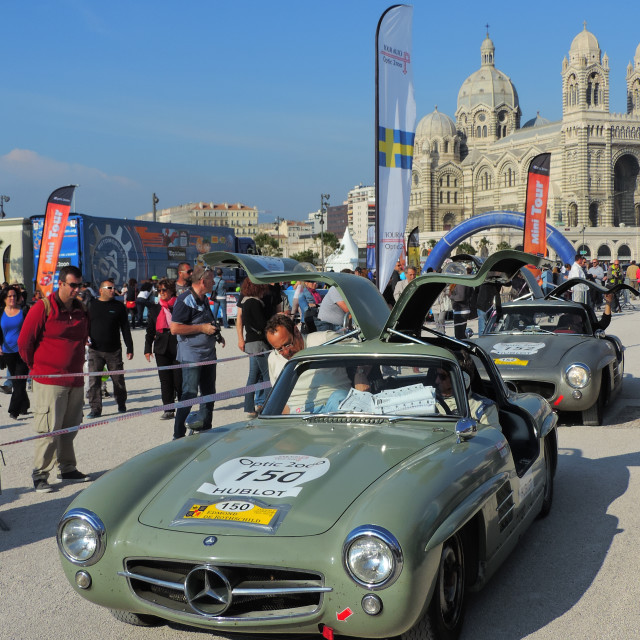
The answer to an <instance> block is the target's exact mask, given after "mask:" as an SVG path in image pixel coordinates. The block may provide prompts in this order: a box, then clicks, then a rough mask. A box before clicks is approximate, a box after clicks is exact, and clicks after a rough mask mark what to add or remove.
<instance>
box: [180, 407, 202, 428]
mask: <svg viewBox="0 0 640 640" xmlns="http://www.w3.org/2000/svg"><path fill="white" fill-rule="evenodd" d="M184 426H185V428H187V429H191V431H192V432H193V433H197V432H198V431H202V429H203V428H204V419H203V417H202V414H201V413H200V411H196V412H195V413H190V414H189V415H188V416H187V419H186V420H185V421H184Z"/></svg>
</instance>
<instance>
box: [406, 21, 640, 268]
mask: <svg viewBox="0 0 640 640" xmlns="http://www.w3.org/2000/svg"><path fill="white" fill-rule="evenodd" d="M480 60H481V64H480V68H479V69H478V70H477V71H475V72H474V73H472V74H471V75H470V76H469V77H468V78H467V79H466V80H465V81H464V82H463V83H462V86H461V87H460V91H459V93H458V104H457V109H456V113H455V120H453V119H452V118H450V117H449V116H447V115H446V114H444V113H441V112H439V111H438V109H437V107H436V109H435V110H434V111H433V113H430V114H429V115H427V116H425V117H424V118H422V119H421V120H420V121H419V123H418V125H417V127H416V136H415V147H414V162H413V170H412V189H411V203H410V208H409V219H408V224H407V229H408V230H410V229H412V228H414V227H415V226H418V227H419V228H420V231H421V240H422V241H423V243H424V241H426V240H427V239H429V238H433V239H436V240H437V239H439V238H440V237H442V235H443V233H446V231H447V230H449V229H451V228H452V227H454V226H455V225H456V224H458V223H460V222H462V221H463V220H466V219H468V218H470V217H472V216H475V215H479V214H482V213H486V212H488V211H494V210H503V209H506V210H512V211H521V212H522V211H524V208H525V198H526V182H527V172H528V168H529V163H530V161H531V159H532V158H534V157H535V156H536V155H538V154H540V153H544V152H549V153H551V180H550V187H549V200H548V205H547V222H550V223H551V224H553V225H554V226H555V227H557V228H558V229H560V230H561V231H562V233H563V234H564V235H565V236H566V237H567V238H568V239H569V240H570V241H572V242H573V244H574V246H575V247H576V250H578V249H579V250H582V251H586V253H587V255H588V256H589V257H596V256H597V257H600V258H601V259H604V260H609V259H613V258H617V257H619V258H620V259H621V260H628V259H629V258H633V259H638V258H640V244H639V240H638V238H639V236H638V233H639V232H640V179H639V172H640V45H638V47H637V48H636V51H635V55H634V57H633V63H629V65H628V67H627V70H626V73H627V77H626V80H627V82H626V86H627V113H622V114H621V113H610V111H609V59H608V57H607V55H606V53H605V54H604V55H603V54H602V52H601V50H600V45H599V44H598V40H597V38H596V37H595V36H594V35H593V34H592V33H591V32H589V31H588V30H587V27H586V24H585V26H584V29H583V31H581V32H580V33H579V34H578V35H577V36H576V37H575V38H574V39H573V42H572V43H571V47H570V49H569V55H568V57H566V58H565V59H564V60H563V61H562V120H561V121H558V122H550V121H549V120H546V119H545V118H543V117H541V116H540V114H538V116H537V117H535V118H533V119H532V120H529V121H528V122H525V123H524V124H522V125H521V123H520V117H521V111H520V105H519V102H518V93H517V91H516V88H515V87H514V85H513V83H512V82H511V80H510V79H509V77H508V76H507V75H506V74H504V73H503V72H502V71H500V70H498V69H497V68H496V66H495V47H494V44H493V42H492V41H491V39H490V38H489V34H488V33H487V37H486V38H485V39H484V41H483V43H482V46H481V47H480ZM481 236H486V237H487V239H489V240H490V241H491V242H492V244H493V247H495V246H496V245H497V244H498V242H500V241H507V242H509V243H510V244H511V246H513V247H515V246H517V245H518V244H520V243H521V237H522V232H521V231H516V230H506V229H504V230H499V229H494V230H490V231H488V232H487V233H482V232H481V233H480V234H477V235H476V236H474V237H473V238H472V243H474V244H475V241H476V240H477V239H478V238H479V237H481ZM583 244H584V246H582V245H583Z"/></svg>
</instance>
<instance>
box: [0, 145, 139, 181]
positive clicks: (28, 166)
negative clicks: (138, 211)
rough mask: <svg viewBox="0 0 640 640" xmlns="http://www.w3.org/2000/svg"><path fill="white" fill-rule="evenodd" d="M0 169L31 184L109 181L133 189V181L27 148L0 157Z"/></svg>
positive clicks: (14, 150)
mask: <svg viewBox="0 0 640 640" xmlns="http://www.w3.org/2000/svg"><path fill="white" fill-rule="evenodd" d="M0 171H2V172H5V173H7V174H9V175H11V176H13V177H14V178H15V179H17V180H28V181H30V182H32V183H36V184H37V183H41V182H45V181H46V182H48V183H49V182H50V183H54V184H57V183H58V182H60V181H62V182H66V183H67V184H74V183H75V184H83V183H85V184H91V185H96V186H97V185H98V184H102V185H105V184H112V185H118V186H119V187H125V188H136V187H137V184H136V183H135V182H134V181H133V180H130V179H129V178H125V177H123V176H114V175H109V174H108V173H105V172H104V171H101V170H100V169H95V168H94V167H85V166H84V165H81V164H75V163H68V162H62V161H60V160H56V159H54V158H48V157H46V156H41V155H40V154H39V153H37V152H36V151H31V150H30V149H13V150H12V151H10V152H9V153H7V154H5V155H4V156H0Z"/></svg>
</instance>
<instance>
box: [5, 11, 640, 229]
mask: <svg viewBox="0 0 640 640" xmlns="http://www.w3.org/2000/svg"><path fill="white" fill-rule="evenodd" d="M391 4H392V3H391V2H381V1H378V0H353V1H350V0H340V1H338V0H323V2H304V1H302V0H298V2H291V1H289V0H282V1H273V2H265V1H264V0H262V1H259V0H245V1H243V0H239V1H236V2H225V3H223V2H220V1H218V0H206V1H201V0H190V1H189V2H187V3H180V4H179V3H177V2H168V1H165V0H155V1H154V2H150V1H144V2H136V0H128V1H127V2H124V1H122V0H110V1H109V2H104V0H101V1H100V2H98V1H94V0H55V2H51V0H26V1H24V0H0V25H1V26H2V40H1V42H2V57H1V58H0V74H1V76H0V77H1V82H0V92H1V100H0V194H4V195H8V196H10V197H11V201H10V202H9V203H8V204H6V205H5V211H6V212H7V213H8V215H10V216H12V217H22V216H24V217H26V216H30V215H35V214H41V213H43V212H44V207H45V203H46V199H47V197H48V195H49V193H50V192H51V191H52V190H53V189H55V188H57V187H59V186H62V185H64V184H79V185H80V188H79V189H78V190H77V191H76V210H77V211H81V212H84V213H89V214H92V215H101V216H108V217H128V218H132V217H135V216H136V215H139V214H141V213H145V212H147V211H150V210H151V194H152V193H153V192H154V191H155V192H156V193H157V194H158V197H159V198H160V204H159V205H158V206H159V207H168V206H174V205H178V204H182V203H185V202H193V201H199V200H205V201H211V200H213V201H214V202H242V203H244V204H247V205H250V206H257V207H258V209H260V210H263V211H267V212H269V213H265V214H264V215H263V216H261V220H262V221H267V220H271V219H273V218H274V217H275V216H276V215H278V216H283V217H286V218H290V219H303V218H306V215H307V213H308V212H310V211H313V210H316V209H317V208H318V206H319V199H320V194H321V193H329V194H331V198H330V201H331V204H339V203H341V202H342V201H343V200H344V199H345V198H346V195H347V192H348V190H349V189H350V188H352V187H353V186H354V185H356V184H358V183H360V182H362V183H364V184H373V175H374V164H373V149H374V138H373V131H374V125H373V119H374V34H375V29H376V25H377V22H378V19H379V17H380V15H381V13H382V12H383V11H384V10H385V9H386V8H387V7H388V6H390V5H391ZM632 7H633V3H628V2H624V3H623V2H622V1H621V0H613V1H611V2H608V3H606V4H605V5H603V4H602V3H601V2H592V1H586V2H580V3H578V2H574V1H573V0H572V1H569V2H557V1H556V2H548V1H547V0H540V1H539V2H537V3H528V4H524V3H520V4H505V3H478V2H473V3H472V2H466V1H461V2H458V3H447V2H439V3H434V2H431V1H429V2H426V1H423V0H418V1H417V2H416V3H415V4H414V15H413V74H414V84H415V93H416V102H417V111H418V119H420V118H421V117H423V116H424V115H426V114H427V113H429V112H431V111H432V110H433V108H434V105H436V104H437V105H438V109H439V110H440V111H443V112H445V113H447V114H448V115H450V116H452V117H453V116H454V112H455V109H456V100H457V94H458V90H459V88H460V85H461V84H462V82H463V81H464V79H465V78H466V77H467V76H468V75H469V74H471V73H472V72H473V71H475V70H476V69H478V68H479V66H480V45H481V43H482V40H483V38H484V35H485V28H484V25H485V24H486V23H489V25H490V27H489V32H490V35H491V38H492V39H493V41H494V44H495V46H496V66H497V67H498V68H499V69H500V70H501V71H503V72H504V73H506V74H507V75H508V76H510V77H511V80H512V81H513V83H514V84H515V86H516V89H517V91H518V94H519V97H520V106H521V109H522V111H523V116H522V122H525V121H526V120H528V119H529V118H532V117H534V116H535V115H536V111H540V113H541V115H543V116H544V117H546V118H549V119H551V120H557V119H560V117H561V114H562V109H561V101H560V100H561V79H560V72H561V64H562V59H563V57H564V56H565V55H567V54H568V51H569V47H570V45H571V41H572V39H573V38H574V36H575V35H576V34H577V33H578V32H579V31H580V30H582V25H583V21H584V20H586V21H587V27H588V29H589V30H590V31H591V32H592V33H594V34H595V35H596V37H597V38H598V40H599V43H600V47H601V49H602V51H603V53H604V52H605V51H606V52H607V53H608V55H609V65H610V106H611V111H613V112H625V111H626V97H625V76H626V66H627V63H628V61H629V60H630V59H632V58H633V55H634V53H635V49H636V47H637V46H638V44H639V43H640V28H639V27H638V20H637V18H638V15H639V13H640V12H639V11H638V9H637V8H636V9H633V8H632ZM520 11H523V13H520ZM631 13H635V15H634V16H632V15H631ZM625 16H626V17H625Z"/></svg>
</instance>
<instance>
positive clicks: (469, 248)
mask: <svg viewBox="0 0 640 640" xmlns="http://www.w3.org/2000/svg"><path fill="white" fill-rule="evenodd" d="M458 253H468V254H469V255H470V256H475V255H476V250H475V249H474V248H473V245H472V244H471V243H470V242H461V243H460V244H459V245H458V249H457V251H456V254H458Z"/></svg>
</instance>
